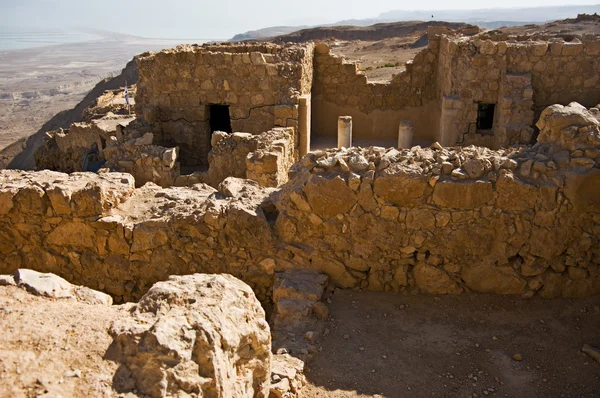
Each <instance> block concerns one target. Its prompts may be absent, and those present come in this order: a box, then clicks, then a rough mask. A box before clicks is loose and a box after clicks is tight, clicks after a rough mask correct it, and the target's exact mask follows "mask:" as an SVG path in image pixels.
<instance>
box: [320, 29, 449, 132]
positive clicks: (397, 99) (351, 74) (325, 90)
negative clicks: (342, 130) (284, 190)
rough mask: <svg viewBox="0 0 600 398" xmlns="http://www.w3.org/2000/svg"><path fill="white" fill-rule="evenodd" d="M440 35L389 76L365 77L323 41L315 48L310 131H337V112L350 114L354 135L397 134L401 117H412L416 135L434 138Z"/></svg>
mask: <svg viewBox="0 0 600 398" xmlns="http://www.w3.org/2000/svg"><path fill="white" fill-rule="evenodd" d="M439 43H440V37H439V36H435V35H431V36H430V38H429V44H428V47H427V48H426V49H425V50H423V51H421V52H420V53H419V54H417V55H416V56H415V58H414V60H413V61H412V62H408V63H407V64H406V71H404V72H401V73H399V74H398V75H396V76H395V77H394V78H393V79H392V81H390V82H367V77H366V75H365V74H364V73H363V72H360V71H359V70H358V65H357V64H356V63H349V62H347V61H346V60H345V59H344V58H343V57H340V56H335V55H333V54H330V53H329V48H328V47H327V45H325V44H319V45H318V46H317V47H316V51H315V70H314V72H315V79H314V85H313V92H312V103H313V106H312V134H313V135H314V136H315V135H316V136H335V134H336V132H337V119H338V116H352V124H353V137H354V138H356V139H371V138H374V139H394V140H395V139H397V137H398V126H399V124H400V121H402V120H412V121H413V125H414V128H415V130H414V137H415V140H416V141H429V142H431V141H434V140H435V138H436V137H435V136H434V133H435V132H436V131H437V130H438V126H437V123H438V121H439V101H438V100H437V99H438V98H437V95H436V94H437V88H436V87H437V86H436V82H437V79H436V75H435V73H436V71H437V57H438V52H439Z"/></svg>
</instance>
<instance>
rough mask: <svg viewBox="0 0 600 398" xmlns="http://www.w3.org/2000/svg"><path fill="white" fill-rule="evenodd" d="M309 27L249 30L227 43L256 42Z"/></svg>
mask: <svg viewBox="0 0 600 398" xmlns="http://www.w3.org/2000/svg"><path fill="white" fill-rule="evenodd" d="M308 27H309V26H307V25H303V26H272V27H270V28H264V29H258V30H250V31H248V32H245V33H240V34H237V35H235V36H233V37H232V38H231V39H229V41H244V40H258V39H262V38H265V37H274V36H281V35H286V34H288V33H292V32H295V31H297V30H300V29H305V28H308Z"/></svg>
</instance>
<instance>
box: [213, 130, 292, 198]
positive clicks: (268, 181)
mask: <svg viewBox="0 0 600 398" xmlns="http://www.w3.org/2000/svg"><path fill="white" fill-rule="evenodd" d="M212 146H213V148H212V151H211V152H210V154H209V155H208V159H209V163H210V167H209V169H208V173H207V178H206V181H205V182H206V183H208V184H209V185H210V186H212V187H217V186H218V185H219V184H220V183H221V182H222V181H223V180H225V179H226V178H227V177H237V178H247V179H250V180H253V181H256V182H257V183H258V184H259V185H260V186H263V187H278V186H280V185H282V184H283V183H285V182H287V180H288V178H287V170H289V168H290V167H291V166H292V164H293V163H294V129H292V128H286V129H283V128H277V129H274V130H272V131H268V132H265V133H262V134H258V135H252V134H248V133H233V134H224V133H218V134H214V135H213V140H212Z"/></svg>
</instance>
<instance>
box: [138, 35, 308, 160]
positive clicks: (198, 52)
mask: <svg viewBox="0 0 600 398" xmlns="http://www.w3.org/2000/svg"><path fill="white" fill-rule="evenodd" d="M312 52H313V51H312V44H306V45H303V46H297V45H296V46H276V45H272V44H264V45H236V46H234V45H219V46H204V47H198V46H180V47H177V48H175V49H172V50H165V51H162V52H159V53H147V54H142V55H141V56H139V57H138V58H137V62H138V69H139V72H140V78H139V82H138V93H137V97H136V111H137V113H138V114H139V115H143V117H144V118H145V119H146V120H147V121H148V122H150V123H151V124H152V128H153V133H154V134H155V137H156V139H157V143H159V144H161V145H163V146H179V147H180V151H181V161H182V164H183V165H198V164H207V163H208V152H209V150H210V142H211V131H210V105H214V104H217V105H227V106H229V116H230V118H231V128H232V131H240V132H247V133H251V134H259V133H262V132H265V131H268V130H270V129H272V128H274V127H294V128H296V129H297V127H298V101H299V100H298V97H299V96H300V95H301V94H306V93H308V92H310V88H311V85H312V84H311V83H312V76H311V75H312V68H311V66H310V65H311V63H312V61H311V60H312Z"/></svg>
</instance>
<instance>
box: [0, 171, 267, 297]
mask: <svg viewBox="0 0 600 398" xmlns="http://www.w3.org/2000/svg"><path fill="white" fill-rule="evenodd" d="M0 186H1V188H0V259H1V265H0V270H1V271H0V272H2V273H9V272H12V271H14V270H16V269H18V268H21V267H22V266H24V265H27V266H28V267H29V268H31V269H34V270H39V271H47V272H52V273H55V274H57V275H60V276H62V277H64V278H66V279H68V280H69V281H71V282H75V283H78V284H82V285H85V286H89V287H91V288H94V289H96V290H101V291H104V292H107V293H110V294H111V295H112V296H113V297H114V298H115V301H116V302H123V301H131V300H134V299H139V298H140V297H141V296H142V295H143V294H144V293H145V292H146V291H147V289H148V288H149V287H150V286H151V285H152V284H153V283H155V282H157V281H160V280H166V279H167V277H168V276H169V275H181V274H192V273H196V272H206V273H228V274H231V275H234V276H237V277H239V278H240V279H242V280H244V281H245V282H246V283H248V284H249V285H250V286H251V287H252V288H253V289H254V291H255V292H256V294H257V296H258V297H259V299H261V300H262V301H266V300H267V298H268V297H269V295H270V289H271V285H272V275H273V272H274V264H273V263H272V262H269V261H266V262H265V261H263V260H265V259H266V258H268V257H275V254H276V252H277V250H276V245H275V242H274V239H273V236H272V233H271V229H270V227H269V222H268V221H267V220H266V217H265V216H264V213H263V211H262V209H261V204H262V202H263V201H264V200H265V198H266V197H267V196H268V194H269V193H270V191H268V190H263V189H261V188H260V187H258V185H257V184H256V183H253V184H250V183H248V184H247V185H245V186H239V185H236V184H235V183H233V184H225V185H224V188H223V192H224V193H225V194H219V195H216V194H217V191H216V190H214V189H213V188H210V187H208V186H205V185H202V184H199V185H196V186H194V187H192V188H160V187H158V186H156V185H154V184H146V185H145V186H144V187H142V188H139V189H134V180H133V178H132V177H131V176H130V175H128V174H121V173H105V174H92V173H73V174H71V175H66V174H63V173H56V172H49V171H43V172H18V171H8V170H6V171H4V170H3V171H1V172H0ZM227 195H229V196H227ZM234 195H235V197H234ZM242 198H243V200H242Z"/></svg>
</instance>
